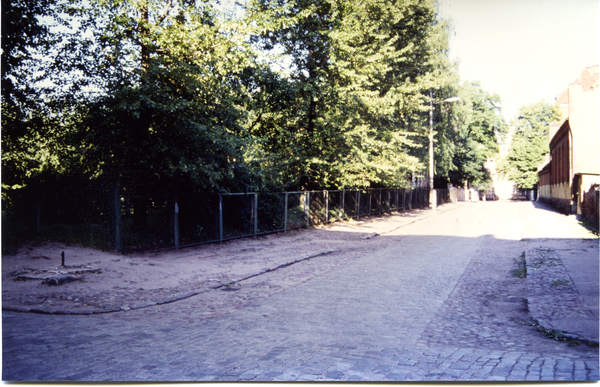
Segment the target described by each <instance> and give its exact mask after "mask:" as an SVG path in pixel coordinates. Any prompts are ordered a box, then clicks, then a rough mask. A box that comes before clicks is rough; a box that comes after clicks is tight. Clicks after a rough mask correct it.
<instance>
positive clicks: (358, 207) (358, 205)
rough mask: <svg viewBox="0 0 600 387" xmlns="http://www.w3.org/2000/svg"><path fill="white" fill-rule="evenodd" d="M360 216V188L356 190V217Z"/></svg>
mask: <svg viewBox="0 0 600 387" xmlns="http://www.w3.org/2000/svg"><path fill="white" fill-rule="evenodd" d="M358 218H360V190H358V191H356V219H358Z"/></svg>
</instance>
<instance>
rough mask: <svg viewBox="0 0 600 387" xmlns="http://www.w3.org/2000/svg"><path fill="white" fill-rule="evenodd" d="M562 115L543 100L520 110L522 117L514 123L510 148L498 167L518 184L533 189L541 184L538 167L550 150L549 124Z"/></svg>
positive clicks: (556, 107)
mask: <svg viewBox="0 0 600 387" xmlns="http://www.w3.org/2000/svg"><path fill="white" fill-rule="evenodd" d="M559 117H560V110H559V108H558V106H556V104H550V103H546V102H543V101H542V102H538V103H535V104H531V105H527V106H522V107H521V108H520V109H519V117H518V118H517V119H516V120H515V121H514V122H513V123H512V126H513V127H514V128H515V132H514V135H513V140H512V144H511V150H510V152H509V154H508V156H507V157H506V159H505V160H502V162H501V164H500V168H499V169H500V171H501V172H502V173H503V174H504V175H506V177H507V178H508V179H509V180H511V181H514V182H515V184H516V185H517V187H520V188H533V187H534V186H535V185H536V184H537V183H538V173H537V167H538V165H539V164H541V163H542V162H543V161H544V155H545V154H547V153H549V149H548V125H549V124H550V123H552V122H556V121H557V120H558V119H559Z"/></svg>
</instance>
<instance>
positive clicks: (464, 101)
mask: <svg viewBox="0 0 600 387" xmlns="http://www.w3.org/2000/svg"><path fill="white" fill-rule="evenodd" d="M457 94H458V96H459V97H460V101H459V102H456V103H454V104H452V106H450V107H448V112H449V114H451V115H454V117H452V120H451V121H453V130H450V131H448V133H447V135H448V137H449V141H450V142H451V144H452V151H451V152H450V153H451V158H452V164H451V165H450V167H449V168H448V169H447V170H446V171H438V174H439V175H440V176H446V179H442V180H446V182H451V183H453V184H454V185H457V186H464V185H469V184H470V185H474V186H482V185H487V184H489V183H490V175H489V171H487V170H486V169H485V167H484V164H485V162H486V161H487V160H488V158H490V157H495V156H496V155H497V153H498V150H499V149H498V140H499V138H500V137H501V136H502V135H503V134H505V133H506V131H507V126H506V123H505V122H504V119H503V117H502V115H501V111H500V102H501V101H500V97H499V96H498V95H497V94H490V93H488V92H486V91H485V90H483V89H482V88H481V86H480V84H479V83H478V82H469V83H464V84H463V85H462V86H461V87H460V88H459V89H458V90H457ZM444 172H445V173H446V174H444Z"/></svg>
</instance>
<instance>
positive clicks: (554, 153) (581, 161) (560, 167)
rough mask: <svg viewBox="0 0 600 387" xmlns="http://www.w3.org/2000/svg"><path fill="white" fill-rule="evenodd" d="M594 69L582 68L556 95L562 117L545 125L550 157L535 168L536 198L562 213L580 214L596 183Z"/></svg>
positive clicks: (599, 151)
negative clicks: (579, 73) (537, 177)
mask: <svg viewBox="0 0 600 387" xmlns="http://www.w3.org/2000/svg"><path fill="white" fill-rule="evenodd" d="M598 72H599V66H592V67H588V68H586V69H585V70H584V71H583V72H582V73H581V76H580V77H579V78H578V79H577V80H576V81H575V82H574V83H572V84H570V85H569V87H568V88H567V89H566V90H565V91H563V92H562V93H561V94H559V95H558V96H557V97H556V100H557V102H558V103H559V105H560V109H561V112H562V118H561V120H560V121H559V122H557V123H553V124H550V126H549V128H548V137H549V148H550V156H549V157H547V158H546V162H545V163H544V164H542V165H540V166H539V168H538V173H539V198H540V200H541V201H545V202H548V203H550V204H552V205H553V206H555V207H556V208H558V209H560V210H561V211H563V212H565V213H577V214H584V212H585V211H586V208H587V207H589V205H587V204H584V198H585V196H586V195H585V194H586V193H589V192H590V190H591V191H597V189H598V188H597V187H598V184H599V183H600V178H599V173H600V145H599V142H600V119H599V115H600V113H599V108H600V99H599V94H598V89H599V77H598V75H599V74H598ZM588 196H589V195H588ZM594 197H596V198H597V197H598V195H597V193H596V194H595V196H594ZM595 206H596V207H595V208H597V202H596V204H595ZM592 211H596V212H597V210H592ZM584 215H585V214H584ZM592 215H594V214H592ZM597 218H598V215H597V214H595V219H596V221H597Z"/></svg>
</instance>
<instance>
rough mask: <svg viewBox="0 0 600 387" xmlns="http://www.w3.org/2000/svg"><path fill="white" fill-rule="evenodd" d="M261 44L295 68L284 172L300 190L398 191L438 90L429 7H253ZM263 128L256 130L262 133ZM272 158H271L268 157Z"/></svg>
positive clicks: (301, 2)
mask: <svg viewBox="0 0 600 387" xmlns="http://www.w3.org/2000/svg"><path fill="white" fill-rule="evenodd" d="M248 17H249V19H250V21H251V22H252V23H253V24H254V25H256V26H257V33H256V35H255V36H256V38H255V42H256V43H259V44H261V46H262V48H264V49H270V48H277V47H281V50H282V51H283V52H284V54H286V55H288V57H289V58H290V66H289V68H288V69H287V74H289V81H288V80H286V84H287V85H288V86H292V87H293V88H294V95H293V100H291V101H290V103H291V105H293V106H294V108H293V109H292V108H290V109H289V110H287V111H288V112H290V113H292V112H293V113H296V114H295V115H289V116H288V117H287V119H284V120H282V121H281V123H282V126H281V128H280V131H281V133H282V135H281V136H282V137H286V138H288V141H287V144H289V146H288V147H287V148H286V149H279V150H278V151H281V152H285V153H286V156H288V157H286V159H287V160H288V162H287V166H286V167H285V168H283V169H284V170H286V171H287V173H288V174H289V175H291V176H292V178H291V179H288V180H290V181H295V182H296V183H295V184H297V185H298V186H300V187H302V188H325V187H343V186H362V187H368V186H370V185H373V184H401V183H403V182H405V180H403V178H404V175H405V174H406V173H407V171H410V170H412V169H414V168H419V167H417V164H418V159H417V158H416V157H415V156H411V155H410V154H409V152H408V148H411V147H414V146H415V144H414V142H413V141H412V138H411V137H410V136H413V137H414V135H415V134H417V129H418V128H414V126H415V125H414V122H413V118H412V116H413V115H414V113H418V112H419V111H420V110H422V109H423V101H424V100H425V97H424V95H423V94H422V93H421V90H423V89H425V88H430V87H431V86H432V84H433V83H434V82H433V80H434V79H435V77H434V75H433V74H431V72H432V70H433V67H434V66H432V62H434V61H433V55H432V53H433V48H432V45H431V44H430V42H429V40H431V39H432V35H433V32H432V31H433V26H434V21H435V8H434V5H433V2H420V1H411V0H404V1H396V2H381V1H375V0H370V1H365V2H339V1H328V0H318V1H307V0H292V1H285V2H280V3H273V2H268V1H264V0H255V1H253V2H251V3H250V6H249V9H248ZM261 125H262V123H261V122H256V123H255V124H253V128H255V129H256V130H258V128H260V126H261ZM266 151H267V152H269V150H268V149H267V150H266Z"/></svg>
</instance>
